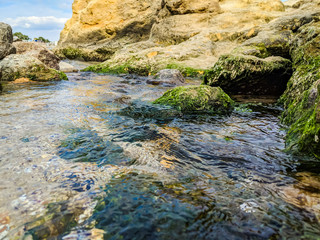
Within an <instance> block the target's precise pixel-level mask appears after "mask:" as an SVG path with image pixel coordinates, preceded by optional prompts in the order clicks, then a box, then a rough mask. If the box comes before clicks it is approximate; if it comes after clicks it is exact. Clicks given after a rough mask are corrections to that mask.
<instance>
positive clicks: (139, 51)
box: [57, 0, 284, 73]
mask: <svg viewBox="0 0 320 240" xmlns="http://www.w3.org/2000/svg"><path fill="white" fill-rule="evenodd" d="M283 11H284V5H283V3H282V2H281V1H280V0H254V1H253V0H251V1H243V0H242V1H235V0H224V1H218V0H202V1H196V0H189V1H187V0H153V1H151V0H142V1H141V0H139V1H138V0H125V1H118V0H117V1H111V0H108V1H103V0H91V1H90V2H88V1H86V0H77V1H75V2H74V4H73V16H72V18H71V19H70V20H69V21H68V22H67V24H66V26H65V28H64V30H63V31H62V33H61V38H60V41H59V44H58V49H57V53H58V54H59V56H62V57H63V56H65V57H67V58H72V59H83V60H86V61H91V60H97V61H106V64H105V66H108V68H104V69H105V70H107V69H109V70H112V72H114V69H119V68H120V67H121V68H122V67H123V66H129V67H130V68H131V69H133V70H138V71H139V72H140V70H141V69H148V70H149V71H148V72H152V73H154V72H158V71H159V70H161V69H164V68H169V67H168V66H169V65H171V66H172V65H174V66H177V65H179V66H181V68H179V70H181V69H188V68H191V69H196V70H199V71H195V72H203V69H207V68H209V67H211V66H212V65H213V64H214V63H215V62H216V61H217V59H218V58H219V56H220V55H223V54H226V53H230V51H231V50H232V49H233V48H234V47H235V46H237V45H239V43H238V39H248V38H251V37H254V36H255V35H256V34H257V32H258V27H257V26H260V25H263V24H266V23H267V22H270V21H271V20H272V19H275V18H277V17H279V16H280V15H281V14H284V12H283ZM137 33H139V34H137ZM214 39H215V40H214ZM230 40H231V41H230ZM154 53H156V54H154ZM100 69H101V68H100ZM145 72H146V71H143V73H145Z"/></svg>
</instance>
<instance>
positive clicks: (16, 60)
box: [0, 54, 67, 81]
mask: <svg viewBox="0 0 320 240" xmlns="http://www.w3.org/2000/svg"><path fill="white" fill-rule="evenodd" d="M19 78H29V79H30V80H34V81H56V80H61V79H65V80H66V79H67V77H66V75H65V74H63V73H61V72H59V71H57V70H54V69H51V68H48V67H47V66H46V65H44V64H43V63H42V62H41V61H40V60H39V59H37V58H35V57H32V56H30V55H20V54H12V55H9V56H7V57H6V58H4V59H3V60H2V61H1V62H0V81H14V80H16V79H19Z"/></svg>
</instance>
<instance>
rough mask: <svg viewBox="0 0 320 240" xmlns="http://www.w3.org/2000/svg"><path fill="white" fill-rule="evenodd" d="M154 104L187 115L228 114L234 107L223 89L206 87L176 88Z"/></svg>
mask: <svg viewBox="0 0 320 240" xmlns="http://www.w3.org/2000/svg"><path fill="white" fill-rule="evenodd" d="M153 103H154V104H162V105H170V106H173V107H175V108H177V109H179V110H181V111H182V112H185V113H193V112H194V113H213V114H215V113H228V112H230V111H232V110H233V107H234V106H233V101H232V99H231V98H230V97H229V96H228V95H227V94H226V93H225V92H223V91H222V89H221V88H219V87H210V86H204V85H202V86H184V87H177V88H174V89H172V90H169V91H167V92H165V93H164V94H163V96H162V97H160V98H158V99H157V100H155V101H154V102H153Z"/></svg>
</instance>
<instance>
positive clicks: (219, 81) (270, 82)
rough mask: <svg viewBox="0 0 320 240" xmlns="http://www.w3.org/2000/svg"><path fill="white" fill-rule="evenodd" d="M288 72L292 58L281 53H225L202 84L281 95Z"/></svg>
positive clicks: (288, 76)
mask: <svg viewBox="0 0 320 240" xmlns="http://www.w3.org/2000/svg"><path fill="white" fill-rule="evenodd" d="M291 74H292V65H291V61H290V60H288V59H285V58H282V57H267V58H264V59H263V58H258V57H255V56H251V55H241V54H239V55H224V56H222V57H220V58H219V60H218V62H217V63H216V64H215V65H214V67H213V68H212V69H211V70H209V71H207V72H206V74H205V76H204V84H206V85H209V86H213V87H216V86H219V87H221V88H222V89H223V90H224V91H226V92H227V93H228V94H235V95H237V94H246V95H276V96H280V95H281V94H282V93H283V92H284V91H285V89H286V84H287V82H288V80H289V78H290V77H291Z"/></svg>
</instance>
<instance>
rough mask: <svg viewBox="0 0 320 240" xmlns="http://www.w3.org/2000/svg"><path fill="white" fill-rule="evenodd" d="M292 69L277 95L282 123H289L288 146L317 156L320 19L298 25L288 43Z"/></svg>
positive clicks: (319, 153) (318, 137)
mask: <svg viewBox="0 0 320 240" xmlns="http://www.w3.org/2000/svg"><path fill="white" fill-rule="evenodd" d="M290 46H291V49H290V53H291V57H292V60H293V67H294V69H295V71H294V73H293V75H292V77H291V79H290V80H289V82H288V88H287V89H286V91H285V93H284V94H283V95H282V96H281V99H280V102H281V103H283V104H284V108H285V111H284V112H283V114H282V122H283V123H285V124H287V125H289V126H290V127H289V131H288V134H287V136H286V142H287V147H288V149H290V150H292V151H294V152H296V151H303V152H307V153H310V154H314V155H315V156H317V157H319V156H320V145H319V139H320V122H319V119H318V116H319V112H320V111H319V109H320V81H319V79H320V74H319V69H320V57H319V49H320V22H319V21H318V22H310V23H309V24H306V25H304V26H302V27H301V28H299V30H298V32H297V34H296V35H295V37H294V38H293V39H292V40H291V42H290Z"/></svg>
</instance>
